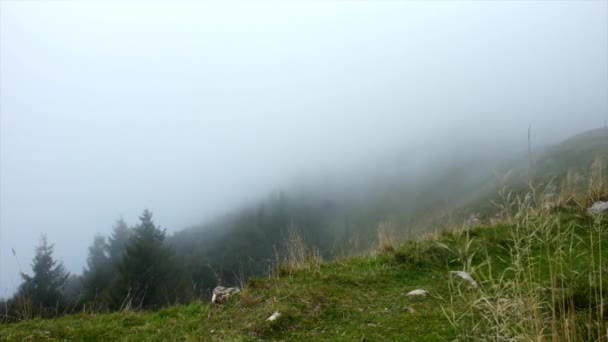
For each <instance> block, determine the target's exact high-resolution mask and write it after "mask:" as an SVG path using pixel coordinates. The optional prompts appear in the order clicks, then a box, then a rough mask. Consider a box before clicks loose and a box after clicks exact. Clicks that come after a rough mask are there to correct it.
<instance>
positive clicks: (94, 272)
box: [83, 235, 112, 302]
mask: <svg viewBox="0 0 608 342" xmlns="http://www.w3.org/2000/svg"><path fill="white" fill-rule="evenodd" d="M107 249H108V245H107V244H106V238H105V237H103V236H101V235H97V236H95V238H94V239H93V244H92V245H91V246H90V247H89V257H88V259H87V268H86V269H85V270H84V272H83V278H84V290H85V298H86V299H87V300H89V301H97V302H99V301H102V300H103V297H104V296H105V293H106V291H107V289H108V287H109V285H110V282H111V280H112V278H111V264H110V260H109V258H108V255H107Z"/></svg>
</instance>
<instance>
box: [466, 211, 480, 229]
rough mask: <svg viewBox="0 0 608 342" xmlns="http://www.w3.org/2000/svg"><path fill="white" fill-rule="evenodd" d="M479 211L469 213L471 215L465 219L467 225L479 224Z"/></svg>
mask: <svg viewBox="0 0 608 342" xmlns="http://www.w3.org/2000/svg"><path fill="white" fill-rule="evenodd" d="M479 216H480V215H479V213H477V214H471V216H469V218H468V219H467V224H468V225H469V226H474V225H476V224H479V222H480V219H479Z"/></svg>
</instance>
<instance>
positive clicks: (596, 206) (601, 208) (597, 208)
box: [587, 201, 608, 214]
mask: <svg viewBox="0 0 608 342" xmlns="http://www.w3.org/2000/svg"><path fill="white" fill-rule="evenodd" d="M587 212H588V213H589V214H602V213H608V202H602V201H598V202H595V203H593V205H592V206H591V208H589V209H587Z"/></svg>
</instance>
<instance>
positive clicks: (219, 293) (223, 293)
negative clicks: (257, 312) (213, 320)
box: [211, 286, 241, 303]
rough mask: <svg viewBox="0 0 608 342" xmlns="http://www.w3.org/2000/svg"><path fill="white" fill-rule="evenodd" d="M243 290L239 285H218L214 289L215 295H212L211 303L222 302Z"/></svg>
mask: <svg viewBox="0 0 608 342" xmlns="http://www.w3.org/2000/svg"><path fill="white" fill-rule="evenodd" d="M239 292H241V289H239V288H238V287H223V286H216V288H214V289H213V296H211V303H221V302H222V301H223V300H224V299H226V298H228V297H230V296H232V295H233V294H235V293H239Z"/></svg>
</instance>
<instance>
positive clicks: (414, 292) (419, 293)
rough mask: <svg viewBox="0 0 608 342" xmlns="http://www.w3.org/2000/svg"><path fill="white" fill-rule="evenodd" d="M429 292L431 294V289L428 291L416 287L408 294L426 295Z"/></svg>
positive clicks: (411, 295)
mask: <svg viewBox="0 0 608 342" xmlns="http://www.w3.org/2000/svg"><path fill="white" fill-rule="evenodd" d="M427 294H429V291H427V290H423V289H416V290H412V291H410V292H408V293H407V296H410V297H413V296H426V295H427Z"/></svg>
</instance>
